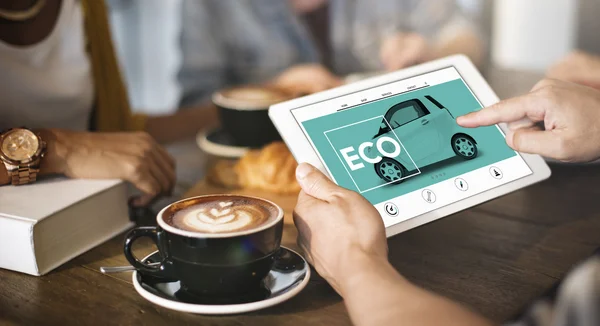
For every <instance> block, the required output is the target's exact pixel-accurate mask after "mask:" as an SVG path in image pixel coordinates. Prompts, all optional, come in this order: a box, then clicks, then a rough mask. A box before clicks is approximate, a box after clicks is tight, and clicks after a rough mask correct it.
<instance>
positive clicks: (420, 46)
mask: <svg viewBox="0 0 600 326" xmlns="http://www.w3.org/2000/svg"><path fill="white" fill-rule="evenodd" d="M429 54H430V47H429V45H428V43H427V40H426V39H425V38H424V37H423V36H421V35H419V34H416V33H398V34H395V35H393V36H391V37H388V38H386V39H385V40H384V41H383V44H382V45H381V49H380V51H379V56H380V60H381V63H382V64H383V66H384V67H385V69H387V70H388V71H394V70H398V69H402V68H406V67H408V66H412V65H415V64H417V63H421V62H425V61H427V60H428V59H427V58H428V56H429Z"/></svg>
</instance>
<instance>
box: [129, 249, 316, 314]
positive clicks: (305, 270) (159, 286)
mask: <svg viewBox="0 0 600 326" xmlns="http://www.w3.org/2000/svg"><path fill="white" fill-rule="evenodd" d="M281 249H282V250H283V253H282V254H280V257H283V258H281V259H276V263H275V266H274V267H273V269H271V272H270V273H269V275H268V276H267V278H266V279H265V280H264V281H263V285H264V291H265V295H264V298H261V299H257V300H254V301H251V302H248V303H238V304H206V303H203V304H195V303H187V302H184V301H182V300H181V299H180V298H178V297H177V294H178V291H179V289H180V283H179V281H169V280H160V279H156V278H152V277H148V276H143V274H142V273H139V272H137V271H134V272H133V276H132V281H133V286H134V287H135V290H136V291H137V292H138V293H139V294H140V295H141V296H142V297H144V298H145V299H146V300H148V301H150V302H152V303H154V304H157V305H159V306H162V307H165V308H167V309H172V310H177V311H182V312H188V313H193V314H202V315H232V314H240V313H245V312H251V311H256V310H260V309H264V308H267V307H271V306H274V305H276V304H279V303H282V302H284V301H287V300H289V299H291V298H292V297H294V296H295V295H296V294H298V293H300V291H302V289H304V288H305V287H306V285H307V284H308V281H309V279H310V267H309V266H308V263H307V262H306V260H304V258H303V257H302V256H300V255H299V254H298V253H296V252H295V251H293V250H290V249H288V248H285V247H281ZM159 258H160V256H159V254H158V251H155V252H154V253H152V254H150V255H148V256H147V257H145V258H144V259H143V261H155V260H157V259H159ZM278 267H279V268H278ZM144 278H146V280H144ZM180 297H181V296H180Z"/></svg>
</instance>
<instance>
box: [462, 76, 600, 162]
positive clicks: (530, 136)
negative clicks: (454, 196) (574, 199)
mask: <svg viewBox="0 0 600 326" xmlns="http://www.w3.org/2000/svg"><path fill="white" fill-rule="evenodd" d="M457 122H458V124H459V125H461V126H463V127H467V128H475V127H480V126H490V125H494V124H497V123H501V122H506V123H508V127H509V131H508V132H507V133H506V142H507V144H508V145H509V146H510V147H511V148H513V149H514V150H516V151H520V152H525V153H533V154H540V155H543V156H545V157H550V158H554V159H557V160H560V161H564V162H589V161H594V160H597V159H599V158H600V92H598V91H596V90H594V89H592V88H589V87H584V86H580V85H576V84H573V83H569V82H564V81H559V80H552V79H546V80H543V81H541V82H539V83H538V84H537V85H536V86H535V87H534V88H533V90H532V91H531V93H529V94H527V95H524V96H521V97H517V98H514V99H510V100H506V101H503V102H500V103H498V104H496V105H493V106H491V107H488V108H485V109H483V110H481V111H478V112H474V113H470V114H467V115H465V116H462V117H459V118H458V119H457Z"/></svg>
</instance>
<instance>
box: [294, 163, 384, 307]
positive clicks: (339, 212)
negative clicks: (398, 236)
mask: <svg viewBox="0 0 600 326" xmlns="http://www.w3.org/2000/svg"><path fill="white" fill-rule="evenodd" d="M296 177H297V179H298V182H299V184H300V186H301V187H302V191H301V192H300V195H299V197H298V204H297V205H296V209H295V211H294V223H295V224H296V226H297V228H298V245H299V246H300V247H301V248H302V250H304V252H305V254H306V256H307V259H308V260H309V262H310V263H311V264H312V265H313V266H314V267H315V268H316V270H317V272H318V273H319V274H320V275H321V276H323V277H324V278H325V279H326V280H327V281H328V282H329V284H331V285H332V286H333V287H334V288H335V289H336V291H337V292H338V293H340V294H342V295H343V293H344V292H345V291H347V289H346V288H345V286H346V285H347V284H349V282H350V279H351V278H352V277H353V276H354V275H353V273H355V274H356V273H360V272H361V269H362V267H366V266H363V265H365V264H369V265H371V267H372V265H373V264H374V262H381V263H382V264H387V240H386V237H385V228H384V225H383V221H382V219H381V216H380V215H379V213H378V212H377V210H376V209H375V207H373V205H371V203H369V202H368V201H367V200H366V199H365V198H364V197H362V196H361V195H359V194H358V193H355V192H352V191H350V190H346V189H344V188H341V187H339V186H337V185H336V184H334V183H333V182H331V180H329V179H328V178H327V177H326V176H325V175H323V174H322V173H321V172H320V171H319V170H317V169H315V168H314V167H312V166H311V165H309V164H306V163H303V164H300V165H299V166H298V169H297V170H296Z"/></svg>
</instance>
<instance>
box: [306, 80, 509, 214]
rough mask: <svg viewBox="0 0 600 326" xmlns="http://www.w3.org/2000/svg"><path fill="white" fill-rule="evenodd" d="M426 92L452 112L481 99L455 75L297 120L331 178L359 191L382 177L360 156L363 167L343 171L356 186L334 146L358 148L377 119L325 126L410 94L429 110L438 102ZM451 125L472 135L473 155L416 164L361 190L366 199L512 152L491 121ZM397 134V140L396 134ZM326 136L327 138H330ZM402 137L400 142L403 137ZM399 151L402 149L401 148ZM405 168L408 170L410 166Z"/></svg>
mask: <svg viewBox="0 0 600 326" xmlns="http://www.w3.org/2000/svg"><path fill="white" fill-rule="evenodd" d="M426 95H429V96H432V97H433V98H434V99H436V100H437V101H438V102H440V103H441V104H442V105H443V106H445V107H446V108H447V109H448V110H449V111H450V113H452V115H453V116H454V117H458V116H461V115H464V114H467V113H469V112H473V111H476V110H479V109H481V105H480V104H479V103H478V101H477V99H476V98H475V97H474V96H473V95H472V94H471V92H470V90H469V89H468V88H467V86H466V85H465V83H464V82H463V81H462V80H461V79H456V80H453V81H450V82H447V83H444V84H440V85H436V86H430V87H428V88H425V89H422V90H417V91H414V92H410V93H406V94H401V95H396V96H391V97H389V98H386V99H383V100H379V101H376V102H373V103H367V104H364V105H361V106H357V107H353V108H350V109H347V110H345V111H341V112H337V113H334V114H330V115H326V116H323V117H319V118H315V119H312V120H308V121H305V122H303V123H302V125H303V127H304V128H305V129H306V131H307V133H308V135H309V137H310V138H311V140H312V142H313V144H314V145H315V146H316V150H317V151H318V152H319V154H320V155H321V158H322V159H323V160H324V162H323V163H324V164H325V165H326V166H327V168H328V169H329V171H330V172H331V174H332V176H333V177H334V179H335V180H336V182H337V183H338V184H339V185H340V186H342V187H344V188H347V189H350V190H353V191H357V192H360V191H361V190H362V191H364V190H366V189H369V188H371V187H373V186H377V185H383V184H385V182H384V181H383V180H381V179H380V178H379V177H378V176H377V174H376V173H375V170H374V167H373V165H372V164H369V163H367V162H363V164H364V165H365V168H364V169H360V170H358V171H349V172H350V173H352V177H353V178H354V179H355V181H357V183H359V187H360V190H359V189H358V188H357V186H356V185H355V183H354V181H353V180H352V178H351V177H350V175H349V174H348V173H349V172H347V166H346V167H345V164H344V163H342V161H341V160H340V157H341V154H340V153H339V150H341V149H343V148H345V147H348V146H354V148H355V149H356V150H357V151H358V146H359V145H360V144H361V143H363V142H365V141H371V142H372V141H373V136H375V134H377V132H378V131H379V126H380V124H381V119H374V120H371V121H368V122H364V123H360V124H358V125H355V126H351V127H348V128H343V129H339V130H335V131H330V130H332V129H335V128H339V127H343V126H347V125H350V124H353V123H356V122H359V121H363V120H367V119H371V118H374V117H377V116H383V115H385V113H386V112H387V111H388V110H389V109H390V108H391V107H392V106H394V105H396V104H398V103H401V102H404V101H407V100H411V99H415V98H418V99H420V100H421V101H422V102H423V104H424V105H425V106H426V107H427V108H428V109H429V111H431V112H435V111H436V110H438V111H439V110H440V109H439V108H437V107H436V106H435V105H433V104H432V103H431V102H429V101H428V100H426V99H425V98H424V97H425V96H426ZM455 127H456V128H457V129H458V130H463V131H464V132H465V133H466V134H468V135H470V136H472V137H473V138H474V139H475V140H476V141H477V147H478V150H479V154H478V156H477V157H476V158H475V159H473V160H470V161H466V160H463V159H462V158H460V157H456V156H453V157H451V158H449V159H446V160H443V161H441V162H439V163H435V164H433V165H429V166H424V167H421V166H419V169H420V170H421V174H419V175H415V176H413V177H410V178H408V179H406V180H404V182H402V183H401V184H397V185H386V186H383V187H379V188H377V189H374V190H370V191H366V192H363V193H362V195H363V196H364V197H365V198H367V200H369V201H370V202H371V203H372V204H378V203H381V202H384V201H387V200H390V199H393V198H396V197H398V196H401V195H404V194H406V193H409V192H412V191H415V190H418V189H422V188H425V187H427V186H429V185H432V184H435V183H438V182H442V181H444V180H448V179H452V178H455V177H457V176H459V175H462V174H464V173H467V172H469V171H473V170H476V169H478V168H481V167H484V166H488V165H490V164H493V163H496V162H499V161H502V160H505V159H508V158H510V157H513V156H516V155H517V153H516V152H515V151H513V150H512V149H510V148H509V147H508V146H507V145H506V142H505V139H504V136H503V135H502V134H501V132H500V131H499V130H498V128H497V127H496V126H491V127H483V128H477V129H465V128H460V127H458V126H455ZM400 128H402V127H400ZM326 131H330V132H328V133H327V136H328V137H329V140H328V139H327V137H326V136H325V134H324V133H325V132H326ZM392 135H393V134H392ZM400 140H401V141H402V139H400ZM329 141H331V144H330V142H329ZM402 142H403V143H404V141H402ZM410 143H411V145H412V146H415V144H414V143H415V141H411V142H410ZM447 143H448V147H449V148H451V147H450V146H451V145H450V143H451V140H450V139H448V140H447ZM332 144H333V147H334V148H335V149H336V150H337V154H336V152H335V151H334V149H333V148H332ZM408 145H409V144H406V145H405V146H406V147H408V151H409V153H410V146H408ZM338 155H339V157H338ZM401 155H406V154H405V151H403V153H401ZM342 160H343V158H342ZM361 162H362V161H361ZM407 168H409V167H408V166H407ZM409 169H410V168H409ZM409 174H412V172H411V173H409ZM468 181H469V180H467V182H468Z"/></svg>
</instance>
